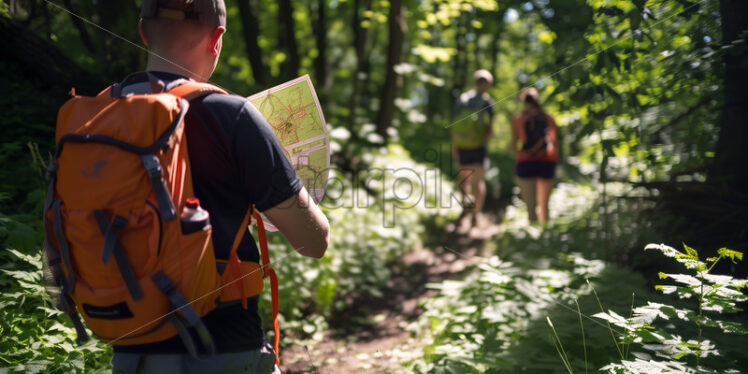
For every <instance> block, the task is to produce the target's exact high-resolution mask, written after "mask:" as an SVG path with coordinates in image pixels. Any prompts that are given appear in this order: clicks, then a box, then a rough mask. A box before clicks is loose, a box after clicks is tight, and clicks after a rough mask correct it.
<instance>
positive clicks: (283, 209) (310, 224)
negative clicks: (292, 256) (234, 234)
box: [262, 187, 330, 258]
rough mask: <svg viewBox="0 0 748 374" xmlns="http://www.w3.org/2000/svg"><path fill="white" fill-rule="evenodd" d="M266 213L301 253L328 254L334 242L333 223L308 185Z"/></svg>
mask: <svg viewBox="0 0 748 374" xmlns="http://www.w3.org/2000/svg"><path fill="white" fill-rule="evenodd" d="M262 213H263V214H265V216H266V217H267V218H268V219H270V222H272V223H273V225H274V226H275V227H277V228H278V230H279V231H280V232H281V233H283V236H285V237H286V239H288V242H289V243H291V245H292V246H293V247H294V248H295V249H296V251H297V252H299V253H300V254H301V255H303V256H307V257H314V258H321V257H322V256H323V255H324V254H325V251H326V250H327V246H328V244H329V243H330V224H329V223H328V222H327V217H325V215H324V214H323V213H322V211H321V210H320V209H319V207H318V206H317V204H315V203H314V201H313V200H312V198H311V197H310V196H309V193H308V192H307V190H306V188H305V187H302V188H301V190H300V191H299V193H298V194H296V195H294V196H291V197H290V198H289V199H288V200H286V201H284V202H282V203H280V204H278V205H276V206H275V207H273V208H270V209H268V210H266V211H264V212H262Z"/></svg>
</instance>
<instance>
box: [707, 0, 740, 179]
mask: <svg viewBox="0 0 748 374" xmlns="http://www.w3.org/2000/svg"><path fill="white" fill-rule="evenodd" d="M720 13H721V15H722V45H724V46H730V45H731V44H732V43H733V42H735V41H736V40H738V39H740V38H742V37H744V36H745V35H746V33H747V32H748V1H745V0H722V1H721V2H720ZM747 52H748V45H747V44H746V41H745V40H743V41H742V42H740V43H738V44H737V45H733V46H732V47H731V48H730V50H728V51H727V53H726V54H725V57H724V62H725V77H724V85H725V88H724V94H725V99H724V100H725V106H724V109H723V111H722V125H721V127H720V132H719V139H718V141H717V150H716V153H715V160H714V161H715V162H714V166H713V168H712V170H711V172H710V177H711V178H712V180H713V181H715V182H719V183H721V184H722V185H723V186H724V187H727V188H726V190H727V191H730V190H732V191H740V192H743V193H748V172H747V170H746V166H745V162H746V160H748V146H746V144H748V125H746V118H748V53H747Z"/></svg>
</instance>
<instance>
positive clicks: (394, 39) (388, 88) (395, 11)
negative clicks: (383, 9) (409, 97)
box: [377, 0, 407, 141]
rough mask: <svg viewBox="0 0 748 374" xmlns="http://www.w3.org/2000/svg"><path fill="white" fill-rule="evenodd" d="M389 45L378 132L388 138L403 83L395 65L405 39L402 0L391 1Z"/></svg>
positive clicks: (400, 54) (380, 101)
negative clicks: (388, 130)
mask: <svg viewBox="0 0 748 374" xmlns="http://www.w3.org/2000/svg"><path fill="white" fill-rule="evenodd" d="M388 24H389V47H388V48H387V63H386V65H385V69H386V71H387V73H386V76H385V80H384V86H383V87H382V96H381V99H380V100H379V116H378V118H377V133H378V134H379V135H380V136H382V137H383V138H384V139H385V141H386V140H387V129H389V127H390V126H391V125H392V119H393V117H394V116H395V98H396V97H397V91H398V88H399V86H400V85H401V83H402V82H401V77H400V75H399V74H397V72H395V65H397V64H399V63H400V59H401V57H402V54H403V41H404V39H405V31H406V27H407V26H406V23H405V7H404V6H403V2H402V0H392V1H390V14H389V20H388Z"/></svg>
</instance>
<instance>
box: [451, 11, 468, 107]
mask: <svg viewBox="0 0 748 374" xmlns="http://www.w3.org/2000/svg"><path fill="white" fill-rule="evenodd" d="M464 19H465V17H464V16H463V15H462V13H460V15H459V16H458V18H457V24H456V25H455V32H456V34H455V46H456V48H455V56H454V68H453V69H454V79H453V80H452V92H451V93H452V95H453V96H454V97H455V98H456V97H457V96H459V95H460V93H461V92H462V90H463V89H464V88H465V69H466V66H465V63H466V62H465V55H466V52H467V51H466V48H465V29H464V28H463V21H464Z"/></svg>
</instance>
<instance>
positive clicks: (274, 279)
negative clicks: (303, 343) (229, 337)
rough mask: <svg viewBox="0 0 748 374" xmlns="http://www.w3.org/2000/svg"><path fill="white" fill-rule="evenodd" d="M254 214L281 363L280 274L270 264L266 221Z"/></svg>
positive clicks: (276, 354) (276, 349)
mask: <svg viewBox="0 0 748 374" xmlns="http://www.w3.org/2000/svg"><path fill="white" fill-rule="evenodd" d="M252 216H253V217H254V218H255V220H256V221H257V236H258V239H259V242H260V255H261V256H262V273H263V277H269V278H270V298H271V300H272V305H273V327H274V328H275V341H274V344H273V348H274V349H275V364H276V365H279V364H280V327H279V325H278V311H279V307H278V276H276V275H275V270H273V268H272V266H270V253H269V252H268V240H267V235H266V233H265V223H264V222H262V217H260V214H259V213H257V211H254V212H253V213H252Z"/></svg>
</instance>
